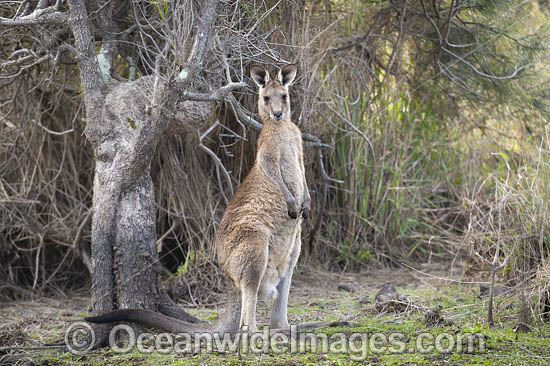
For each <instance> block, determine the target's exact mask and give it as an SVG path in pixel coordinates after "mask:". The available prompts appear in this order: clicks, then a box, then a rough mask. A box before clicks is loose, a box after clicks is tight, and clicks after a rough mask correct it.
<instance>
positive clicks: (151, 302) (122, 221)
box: [86, 78, 212, 341]
mask: <svg viewBox="0 0 550 366" xmlns="http://www.w3.org/2000/svg"><path fill="white" fill-rule="evenodd" d="M152 82H153V80H152V78H142V79H139V80H138V81H134V82H127V83H122V84H118V85H117V86H116V87H115V88H113V89H112V91H111V92H109V93H108V94H107V95H106V96H105V99H104V104H103V108H102V113H101V114H100V116H101V118H102V121H101V123H100V124H98V125H100V126H103V127H104V128H105V130H98V129H87V130H86V134H87V137H88V138H89V140H91V141H97V142H98V144H97V145H95V146H94V152H95V156H96V166H95V179H94V212H93V220H92V271H93V272H92V312H93V313H94V314H100V313H103V312H107V311H111V310H113V309H119V308H120V309H124V308H130V307H133V308H140V309H148V310H154V311H158V312H161V313H164V314H166V315H169V316H172V317H177V318H179V319H182V320H185V321H189V322H196V321H197V320H198V319H196V318H195V317H193V316H191V315H189V314H187V313H185V312H184V311H183V310H181V309H180V308H179V307H177V306H176V305H175V304H174V303H173V302H172V300H171V299H170V298H169V297H168V296H167V294H166V293H165V292H164V290H163V289H162V287H161V283H160V280H159V274H160V271H159V267H158V266H159V265H160V264H159V262H158V256H157V253H156V249H155V243H156V237H157V236H156V230H155V210H154V191H153V183H152V180H151V175H150V163H151V159H152V156H153V154H154V151H155V147H156V145H157V142H158V140H159V139H160V137H161V134H162V130H163V129H164V128H163V126H156V125H155V122H156V120H157V118H156V117H154V116H149V115H147V113H146V112H145V111H146V106H147V103H148V100H147V98H146V93H145V91H146V90H150V87H151V86H152ZM211 112H212V105H211V104H210V103H204V102H186V103H185V104H184V105H183V110H180V113H178V114H177V116H178V117H179V118H185V117H188V116H191V117H192V118H193V120H191V121H185V120H181V119H180V120H172V123H171V125H172V126H171V127H170V129H171V130H172V131H173V130H180V131H181V130H182V129H185V128H184V127H185V126H186V125H190V124H193V125H197V124H200V123H201V122H204V121H206V120H207V118H208V117H209V115H210V113H211ZM168 125H169V123H166V126H168ZM178 125H179V126H180V127H179V128H178ZM98 132H100V133H101V136H102V138H100V139H98V136H96V135H89V134H91V133H98ZM108 329H109V328H108V327H103V328H101V327H100V328H98V329H97V331H99V334H100V336H99V337H98V339H100V338H102V340H103V341H105V339H106V337H105V336H106V335H107V331H108Z"/></svg>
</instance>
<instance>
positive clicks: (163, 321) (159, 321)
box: [84, 280, 241, 333]
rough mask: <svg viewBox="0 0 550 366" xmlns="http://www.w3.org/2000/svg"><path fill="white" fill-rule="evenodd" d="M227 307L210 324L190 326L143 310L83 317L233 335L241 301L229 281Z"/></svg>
mask: <svg viewBox="0 0 550 366" xmlns="http://www.w3.org/2000/svg"><path fill="white" fill-rule="evenodd" d="M226 286H227V306H226V308H225V312H224V314H223V315H222V316H220V317H218V318H217V319H216V321H215V322H214V323H212V324H191V323H188V322H185V321H183V320H179V319H176V318H171V317H169V316H166V315H163V314H160V313H157V312H154V311H151V310H144V309H119V310H113V311H110V312H108V313H105V314H101V315H98V316H89V317H85V318H84V320H86V321H87V322H90V323H111V322H120V321H130V322H135V323H138V324H140V325H143V326H146V327H150V328H156V329H161V330H164V331H167V332H171V333H214V332H218V333H235V332H237V330H238V329H239V322H240V317H241V299H240V292H239V289H238V288H237V287H236V286H235V285H234V284H233V282H232V281H231V280H229V281H226Z"/></svg>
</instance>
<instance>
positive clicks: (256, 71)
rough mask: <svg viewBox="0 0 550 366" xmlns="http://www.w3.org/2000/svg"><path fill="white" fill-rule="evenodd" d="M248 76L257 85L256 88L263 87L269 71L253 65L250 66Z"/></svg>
mask: <svg viewBox="0 0 550 366" xmlns="http://www.w3.org/2000/svg"><path fill="white" fill-rule="evenodd" d="M250 76H252V80H254V82H255V83H256V85H258V88H265V86H266V85H267V83H268V82H269V73H268V72H267V70H266V69H264V68H263V67H261V66H258V65H254V66H252V67H251V68H250Z"/></svg>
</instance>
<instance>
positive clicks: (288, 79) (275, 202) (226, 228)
mask: <svg viewBox="0 0 550 366" xmlns="http://www.w3.org/2000/svg"><path fill="white" fill-rule="evenodd" d="M296 73H297V68H296V66H294V65H286V66H284V67H283V68H281V69H280V70H279V72H278V74H277V78H275V79H271V78H270V75H269V73H268V71H267V70H265V69H264V68H262V67H260V66H253V67H252V68H251V77H252V79H253V80H254V82H255V83H256V84H257V86H258V88H259V98H258V110H259V115H260V117H261V119H262V122H263V124H264V127H263V129H262V131H261V133H260V136H259V138H258V143H257V154H256V159H255V162H254V166H253V167H252V169H251V170H250V172H249V173H248V175H247V177H246V178H245V180H244V181H243V183H242V185H241V186H240V187H239V189H238V190H237V192H236V193H235V195H234V196H233V197H232V199H231V201H230V202H229V204H228V206H227V208H226V210H225V213H224V215H223V217H222V220H221V224H220V227H219V229H218V232H217V234H216V249H217V255H218V263H219V265H220V268H221V270H222V272H223V275H224V279H225V284H226V288H227V306H226V309H225V312H224V314H223V315H222V316H221V317H219V318H218V319H217V320H215V321H214V323H212V324H191V323H187V322H184V321H181V320H178V319H173V318H170V317H167V316H165V315H162V314H159V313H156V312H152V311H148V310H142V309H123V310H115V311H112V312H109V313H106V314H103V315H100V316H93V317H87V318H84V319H85V320H87V321H88V322H92V323H105V322H113V321H134V322H136V323H139V324H142V325H145V326H148V327H153V328H159V329H163V330H167V331H170V332H175V333H178V332H182V333H192V332H210V333H213V332H218V333H236V332H237V331H238V330H239V328H240V327H243V326H248V331H249V332H256V331H257V326H256V304H257V302H258V298H261V299H263V300H265V301H272V302H273V307H272V312H271V321H270V327H271V329H288V328H289V324H288V318H287V301H288V293H289V289H290V282H291V279H292V273H293V271H294V266H295V265H296V262H297V261H298V257H299V255H300V247H301V238H300V235H301V223H302V220H303V219H304V218H307V216H308V213H309V209H310V202H311V198H310V195H309V190H308V188H307V183H306V177H305V171H304V159H303V151H302V134H301V132H300V129H299V128H298V127H297V126H296V125H295V124H294V123H292V121H291V118H290V117H291V116H290V97H289V94H288V87H289V86H290V85H291V84H292V83H293V81H294V79H295V77H296ZM323 325H327V324H325V323H308V324H306V325H304V326H303V327H300V326H298V327H299V328H311V327H317V326H323ZM328 325H330V324H328Z"/></svg>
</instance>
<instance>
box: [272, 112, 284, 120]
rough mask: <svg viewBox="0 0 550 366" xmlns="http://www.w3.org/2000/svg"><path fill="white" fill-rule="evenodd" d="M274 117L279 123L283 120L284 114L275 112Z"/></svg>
mask: <svg viewBox="0 0 550 366" xmlns="http://www.w3.org/2000/svg"><path fill="white" fill-rule="evenodd" d="M273 117H274V118H275V119H276V120H277V121H278V120H280V119H281V118H283V112H273Z"/></svg>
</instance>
